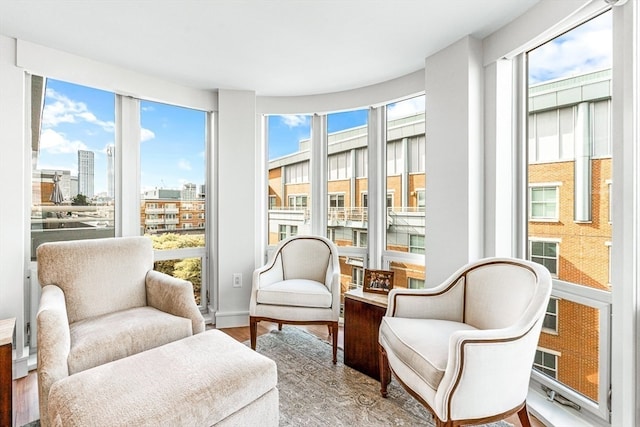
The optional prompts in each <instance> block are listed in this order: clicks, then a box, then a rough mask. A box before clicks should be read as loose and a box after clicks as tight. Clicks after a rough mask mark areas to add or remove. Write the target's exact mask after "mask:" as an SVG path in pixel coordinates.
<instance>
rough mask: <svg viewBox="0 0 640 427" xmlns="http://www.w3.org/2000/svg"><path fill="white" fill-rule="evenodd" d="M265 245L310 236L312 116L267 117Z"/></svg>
mask: <svg viewBox="0 0 640 427" xmlns="http://www.w3.org/2000/svg"><path fill="white" fill-rule="evenodd" d="M266 120H267V144H268V148H267V149H268V188H269V189H268V195H267V196H268V198H269V201H268V218H267V227H268V234H269V236H268V244H269V245H275V244H276V243H278V242H279V241H280V240H283V239H286V238H287V237H291V236H295V235H297V234H312V233H311V220H312V218H311V210H310V206H311V202H312V200H311V179H310V178H311V171H310V164H311V152H310V148H311V147H310V145H311V116H308V115H302V114H301V115H274V116H268V117H267V119H266Z"/></svg>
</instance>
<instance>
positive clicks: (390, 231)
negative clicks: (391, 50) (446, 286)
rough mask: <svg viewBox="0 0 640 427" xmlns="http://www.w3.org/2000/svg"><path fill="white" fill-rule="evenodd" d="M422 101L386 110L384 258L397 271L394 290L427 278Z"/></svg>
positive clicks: (412, 99) (414, 101)
mask: <svg viewBox="0 0 640 427" xmlns="http://www.w3.org/2000/svg"><path fill="white" fill-rule="evenodd" d="M424 102H425V97H424V96H419V97H416V98H410V99H407V100H404V101H399V102H396V103H393V104H389V105H387V106H386V113H387V114H386V117H387V123H386V129H387V134H386V150H385V153H386V162H385V164H386V181H385V185H386V194H387V202H386V205H387V212H386V215H387V218H386V225H387V227H386V233H385V234H386V236H385V237H386V250H387V251H388V252H387V253H388V254H387V255H386V256H385V257H384V258H385V261H386V262H388V263H389V264H388V265H389V268H390V269H391V270H393V271H394V272H395V280H394V281H395V283H394V286H395V287H409V286H415V283H422V282H424V278H425V274H424V273H425V272H424V263H425V260H424V253H425V250H424V236H425V190H424V189H425V177H426V174H425V127H424V123H425V122H424V111H425V105H424ZM408 254H416V255H413V256H410V255H408ZM393 260H397V261H393ZM414 279H415V280H414ZM421 281H422V282H421ZM410 282H411V283H410Z"/></svg>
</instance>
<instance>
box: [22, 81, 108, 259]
mask: <svg viewBox="0 0 640 427" xmlns="http://www.w3.org/2000/svg"><path fill="white" fill-rule="evenodd" d="M31 92H32V123H31V125H32V143H31V148H32V159H33V161H32V166H33V169H32V185H31V190H32V191H31V216H30V219H31V245H30V246H31V259H32V260H35V256H36V248H37V247H38V246H39V245H40V244H42V243H44V242H51V241H60V240H77V239H95V238H101V237H113V236H114V235H115V219H114V211H115V208H116V206H115V198H114V182H115V181H114V159H115V145H114V129H115V94H113V93H111V92H105V91H102V90H98V89H94V88H89V87H86V86H80V85H76V84H71V83H67V82H63V81H59V80H54V79H47V78H43V77H39V76H31Z"/></svg>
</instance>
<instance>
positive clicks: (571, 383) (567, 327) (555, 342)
mask: <svg viewBox="0 0 640 427" xmlns="http://www.w3.org/2000/svg"><path fill="white" fill-rule="evenodd" d="M558 311H559V312H560V313H562V314H561V315H560V316H559V317H558V333H557V334H549V333H545V332H543V333H542V334H541V336H540V342H539V345H540V346H541V347H544V348H548V349H553V350H554V351H557V352H558V353H560V355H559V356H557V357H556V360H557V364H558V366H557V367H556V370H557V379H558V380H559V381H561V382H562V383H563V384H565V385H567V386H568V387H570V388H572V389H573V390H575V391H576V392H578V393H580V394H582V395H584V396H586V397H588V398H589V399H592V400H598V397H599V396H598V382H599V375H598V372H599V368H598V358H599V355H600V354H599V352H600V348H599V344H598V343H599V339H600V334H599V322H600V312H599V311H598V309H596V308H593V307H587V306H585V305H582V304H578V303H575V302H572V301H567V300H560V301H558ZM545 366H549V365H548V364H545Z"/></svg>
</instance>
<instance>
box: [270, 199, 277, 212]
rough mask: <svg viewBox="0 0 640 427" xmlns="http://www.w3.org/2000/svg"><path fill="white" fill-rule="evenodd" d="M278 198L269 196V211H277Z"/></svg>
mask: <svg viewBox="0 0 640 427" xmlns="http://www.w3.org/2000/svg"><path fill="white" fill-rule="evenodd" d="M276 203H277V200H276V196H269V210H272V209H275V208H276V206H277V205H276Z"/></svg>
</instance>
